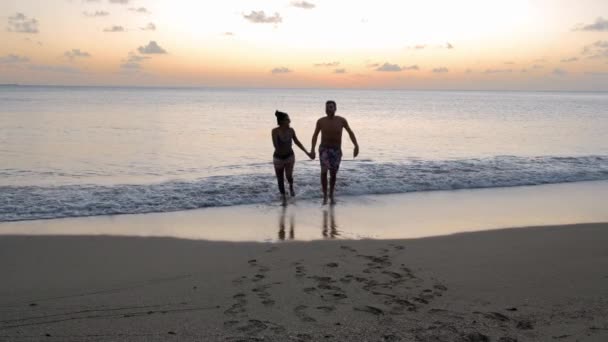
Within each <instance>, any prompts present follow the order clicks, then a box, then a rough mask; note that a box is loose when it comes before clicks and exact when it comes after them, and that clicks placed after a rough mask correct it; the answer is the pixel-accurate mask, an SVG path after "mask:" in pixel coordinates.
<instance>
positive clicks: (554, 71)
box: [552, 68, 568, 76]
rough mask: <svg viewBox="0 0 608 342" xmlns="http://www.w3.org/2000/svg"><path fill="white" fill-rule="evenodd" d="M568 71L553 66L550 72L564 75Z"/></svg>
mask: <svg viewBox="0 0 608 342" xmlns="http://www.w3.org/2000/svg"><path fill="white" fill-rule="evenodd" d="M567 73H568V72H567V71H566V70H564V69H560V68H555V69H553V72H552V74H553V75H555V76H565V75H566V74H567Z"/></svg>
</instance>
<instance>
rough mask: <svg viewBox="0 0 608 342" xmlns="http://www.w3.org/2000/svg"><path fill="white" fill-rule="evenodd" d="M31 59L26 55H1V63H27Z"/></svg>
mask: <svg viewBox="0 0 608 342" xmlns="http://www.w3.org/2000/svg"><path fill="white" fill-rule="evenodd" d="M29 61H30V59H29V58H27V57H25V56H19V55H14V54H9V55H6V56H4V57H0V64H18V63H27V62H29Z"/></svg>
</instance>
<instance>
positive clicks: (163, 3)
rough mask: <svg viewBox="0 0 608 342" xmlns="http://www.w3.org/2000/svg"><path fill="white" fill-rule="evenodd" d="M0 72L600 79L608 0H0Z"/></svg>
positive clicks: (23, 80) (421, 84)
mask: <svg viewBox="0 0 608 342" xmlns="http://www.w3.org/2000/svg"><path fill="white" fill-rule="evenodd" d="M0 41H1V42H2V44H0V83H18V84H43V85H109V86H120V85H124V86H130V85H133V86H207V87H289V88H380V89H480V90H484V89H487V90H575V91H586V90H593V91H608V1H607V0H509V1H506V0H374V1H366V0H360V1H352V0H350V1H346V0H340V1H339V0H305V1H300V0H297V1H291V0H222V1H201V0H45V1H39V0H0Z"/></svg>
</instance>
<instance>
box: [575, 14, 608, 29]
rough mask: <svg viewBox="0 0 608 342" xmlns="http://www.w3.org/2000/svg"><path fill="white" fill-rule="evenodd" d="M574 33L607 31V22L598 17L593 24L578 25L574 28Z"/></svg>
mask: <svg viewBox="0 0 608 342" xmlns="http://www.w3.org/2000/svg"><path fill="white" fill-rule="evenodd" d="M574 31H608V20H607V19H604V18H603V17H598V18H597V19H595V22H594V23H593V24H588V25H585V24H581V25H578V26H576V27H575V28H574Z"/></svg>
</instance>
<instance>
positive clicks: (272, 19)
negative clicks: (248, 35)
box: [243, 11, 283, 24]
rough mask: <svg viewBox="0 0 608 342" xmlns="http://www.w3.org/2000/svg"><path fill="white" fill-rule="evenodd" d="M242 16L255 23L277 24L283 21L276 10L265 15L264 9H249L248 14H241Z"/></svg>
mask: <svg viewBox="0 0 608 342" xmlns="http://www.w3.org/2000/svg"><path fill="white" fill-rule="evenodd" d="M243 18H245V19H247V20H249V21H251V22H252V23H256V24H278V23H281V22H283V18H281V15H280V14H279V13H276V12H275V14H274V15H273V16H267V15H266V13H264V11H251V13H249V14H243Z"/></svg>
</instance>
